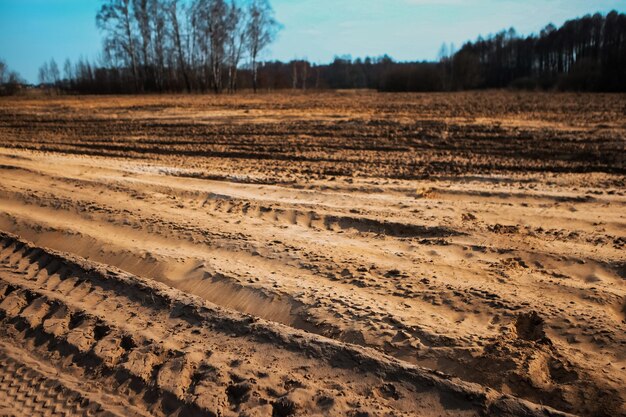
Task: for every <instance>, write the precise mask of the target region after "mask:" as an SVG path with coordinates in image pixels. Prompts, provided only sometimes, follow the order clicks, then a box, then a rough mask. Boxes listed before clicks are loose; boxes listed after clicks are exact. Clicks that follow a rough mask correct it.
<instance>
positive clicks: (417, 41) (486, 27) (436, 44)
mask: <svg viewBox="0 0 626 417" xmlns="http://www.w3.org/2000/svg"><path fill="white" fill-rule="evenodd" d="M99 4H100V0H0V57H1V58H3V59H4V60H5V61H7V63H8V64H9V66H10V67H11V68H12V69H14V70H17V71H18V72H19V73H20V74H21V75H22V76H23V77H24V78H26V79H27V80H29V81H31V82H35V81H36V80H37V69H38V68H39V66H40V64H41V63H42V62H43V61H44V60H48V59H50V58H55V59H56V61H57V62H58V63H59V66H61V65H62V63H63V61H64V60H65V58H70V59H72V60H76V59H78V58H79V57H80V56H85V57H87V58H90V59H91V58H95V57H96V56H97V54H98V52H99V50H100V45H101V41H100V34H99V33H98V30H97V29H96V25H95V15H96V12H97V10H98V8H99ZM272 4H273V6H274V9H275V11H276V17H277V19H278V20H279V21H280V22H281V23H282V24H283V26H284V28H283V30H282V31H281V33H280V35H279V38H278V40H277V41H276V42H275V43H274V44H273V45H272V46H271V47H270V49H269V50H268V51H267V52H266V54H265V58H268V59H281V60H289V59H293V58H307V59H309V60H312V61H314V62H327V61H330V60H332V59H333V57H334V56H337V55H351V56H353V57H359V56H360V57H363V56H366V55H369V56H379V55H382V54H384V53H387V54H389V55H391V56H392V57H393V58H395V59H398V60H422V59H428V60H430V59H435V58H436V57H437V53H438V51H439V49H440V47H441V44H442V43H443V42H446V43H451V42H452V43H454V44H455V45H456V46H457V47H458V46H460V45H461V44H462V43H463V42H465V41H467V40H470V39H475V38H476V37H477V36H478V35H480V34H482V35H488V34H490V33H494V32H497V31H499V30H500V29H504V28H508V27H511V26H513V27H515V28H516V29H517V31H518V32H519V33H523V34H530V33H534V32H538V31H539V30H540V29H541V28H542V27H544V26H545V25H546V24H548V23H550V22H552V23H555V24H557V25H560V24H561V23H563V22H564V21H565V20H567V19H569V18H573V17H578V16H581V15H584V14H587V13H593V12H596V11H600V12H604V13H606V12H608V11H610V10H612V9H616V10H618V11H620V12H625V11H626V0H524V1H521V0H273V1H272Z"/></svg>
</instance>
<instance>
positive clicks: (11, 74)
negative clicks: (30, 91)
mask: <svg viewBox="0 0 626 417" xmlns="http://www.w3.org/2000/svg"><path fill="white" fill-rule="evenodd" d="M23 83H24V81H23V80H22V78H21V77H20V75H19V74H18V73H17V72H15V71H11V70H10V69H9V66H8V65H7V63H6V62H4V61H3V60H2V59H0V96H12V95H14V94H16V93H17V92H19V91H20V89H21V86H22V84H23Z"/></svg>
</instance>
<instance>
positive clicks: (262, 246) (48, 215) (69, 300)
mask: <svg viewBox="0 0 626 417" xmlns="http://www.w3.org/2000/svg"><path fill="white" fill-rule="evenodd" d="M625 113H626V97H625V96H624V95H601V94H594V95H578V94H556V93H555V94H547V93H545V94H544V93H513V92H480V93H478V92H473V93H458V94H427V95H418V94H376V93H373V92H351V91H348V92H333V93H330V92H329V93H319V94H314V93H310V94H304V93H301V94H296V93H292V94H287V93H282V94H260V95H258V96H254V95H246V94H242V95H237V96H220V97H215V96H141V97H43V98H17V99H15V98H14V99H2V100H0V259H1V260H0V358H1V365H0V412H2V411H6V412H7V413H11V412H12V413H14V415H33V413H34V412H38V411H41V412H43V411H45V410H61V411H63V412H65V413H66V415H93V414H98V415H123V416H129V415H180V416H188V415H219V416H231V415H232V416H239V415H241V416H288V415H348V416H377V415H387V416H392V415H393V416H399V415H423V416H435V415H454V416H456V415H468V416H469V415H504V416H513V415H537V416H548V415H550V416H551V415H559V413H572V414H577V415H583V416H616V415H624V414H626V406H625V401H626V388H625V387H626V118H625V117H624V114H625ZM3 406H4V409H3V408H2V407H3ZM42 410H43V411H42ZM557 410H558V411H557ZM10 415H11V414H10Z"/></svg>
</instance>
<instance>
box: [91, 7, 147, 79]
mask: <svg viewBox="0 0 626 417" xmlns="http://www.w3.org/2000/svg"><path fill="white" fill-rule="evenodd" d="M103 1H104V2H103V4H102V7H101V8H100V11H99V12H98V14H97V16H96V24H97V25H98V28H99V29H100V30H102V31H104V32H106V37H105V40H104V50H105V54H106V55H107V56H108V57H110V58H113V59H115V60H121V61H122V62H123V63H124V64H125V65H129V64H130V67H131V71H132V76H133V82H134V85H135V90H138V89H139V74H138V66H137V51H136V44H137V40H136V36H135V34H134V30H133V21H132V10H131V3H130V0H103Z"/></svg>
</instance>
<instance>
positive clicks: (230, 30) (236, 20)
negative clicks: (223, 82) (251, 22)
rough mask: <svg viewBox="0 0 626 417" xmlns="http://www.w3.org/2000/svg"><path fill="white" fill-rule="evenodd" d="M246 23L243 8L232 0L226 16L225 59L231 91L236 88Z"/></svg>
mask: <svg viewBox="0 0 626 417" xmlns="http://www.w3.org/2000/svg"><path fill="white" fill-rule="evenodd" d="M246 24H247V22H246V13H245V10H244V9H243V8H241V7H239V5H238V4H237V3H236V2H235V0H232V1H231V3H230V5H229V8H228V15H227V17H226V25H227V40H226V60H227V65H228V90H229V91H230V92H231V93H234V92H235V91H236V90H237V71H238V69H239V63H240V62H241V57H242V55H243V48H244V46H245V41H246Z"/></svg>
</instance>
